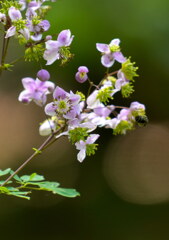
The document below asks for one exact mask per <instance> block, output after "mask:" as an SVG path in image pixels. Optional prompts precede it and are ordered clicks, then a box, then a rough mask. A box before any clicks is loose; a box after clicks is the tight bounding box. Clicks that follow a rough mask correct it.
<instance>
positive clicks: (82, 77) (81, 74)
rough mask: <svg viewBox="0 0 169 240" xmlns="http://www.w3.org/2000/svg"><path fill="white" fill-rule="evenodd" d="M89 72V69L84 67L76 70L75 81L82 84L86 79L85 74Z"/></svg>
mask: <svg viewBox="0 0 169 240" xmlns="http://www.w3.org/2000/svg"><path fill="white" fill-rule="evenodd" d="M88 72H89V69H88V68H87V67H86V66H81V67H79V68H78V72H77V73H76V75H75V78H76V80H77V81H78V82H79V83H84V82H85V81H86V80H87V79H88V76H87V73H88Z"/></svg>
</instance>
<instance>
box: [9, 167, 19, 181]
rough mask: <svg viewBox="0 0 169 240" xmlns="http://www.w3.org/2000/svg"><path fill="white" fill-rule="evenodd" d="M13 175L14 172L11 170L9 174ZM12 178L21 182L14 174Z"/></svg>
mask: <svg viewBox="0 0 169 240" xmlns="http://www.w3.org/2000/svg"><path fill="white" fill-rule="evenodd" d="M13 173H14V171H13V170H11V171H10V174H11V175H12V174H13ZM13 178H14V179H15V180H16V181H18V182H21V179H20V177H19V176H18V175H17V174H15V175H14V176H13Z"/></svg>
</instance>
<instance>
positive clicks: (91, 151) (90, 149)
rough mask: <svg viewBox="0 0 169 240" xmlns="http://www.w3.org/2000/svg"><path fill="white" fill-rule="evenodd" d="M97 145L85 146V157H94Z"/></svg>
mask: <svg viewBox="0 0 169 240" xmlns="http://www.w3.org/2000/svg"><path fill="white" fill-rule="evenodd" d="M97 147H98V144H95V143H93V144H86V155H87V156H91V155H94V154H95V152H96V150H97Z"/></svg>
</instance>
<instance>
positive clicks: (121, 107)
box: [114, 106, 129, 109]
mask: <svg viewBox="0 0 169 240" xmlns="http://www.w3.org/2000/svg"><path fill="white" fill-rule="evenodd" d="M114 107H115V108H120V109H129V107H123V106H114Z"/></svg>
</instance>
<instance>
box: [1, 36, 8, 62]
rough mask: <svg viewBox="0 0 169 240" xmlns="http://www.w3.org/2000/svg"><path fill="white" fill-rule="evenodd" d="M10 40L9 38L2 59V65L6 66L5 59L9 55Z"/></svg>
mask: <svg viewBox="0 0 169 240" xmlns="http://www.w3.org/2000/svg"><path fill="white" fill-rule="evenodd" d="M9 40H10V38H7V41H6V45H5V49H4V55H3V57H2V65H3V64H4V62H5V58H6V55H7V51H8V46H9Z"/></svg>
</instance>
